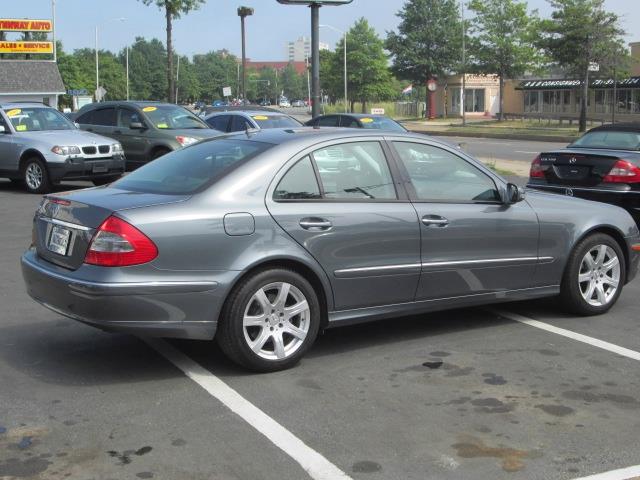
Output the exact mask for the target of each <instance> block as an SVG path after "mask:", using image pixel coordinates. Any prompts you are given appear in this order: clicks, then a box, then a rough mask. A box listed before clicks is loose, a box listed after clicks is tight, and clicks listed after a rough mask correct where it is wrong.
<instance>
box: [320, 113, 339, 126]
mask: <svg viewBox="0 0 640 480" xmlns="http://www.w3.org/2000/svg"><path fill="white" fill-rule="evenodd" d="M338 120H340V117H337V116H333V115H332V116H330V117H322V118H319V119H318V122H317V123H316V125H318V126H319V127H337V126H338Z"/></svg>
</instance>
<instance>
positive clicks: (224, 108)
mask: <svg viewBox="0 0 640 480" xmlns="http://www.w3.org/2000/svg"><path fill="white" fill-rule="evenodd" d="M205 111H206V112H207V115H208V114H210V113H214V112H258V111H259V112H273V113H282V112H280V110H276V109H275V108H269V107H261V106H260V105H249V106H247V105H244V106H243V105H220V106H218V107H212V106H209V107H207V108H206V110H205Z"/></svg>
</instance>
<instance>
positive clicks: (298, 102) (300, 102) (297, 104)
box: [291, 100, 305, 107]
mask: <svg viewBox="0 0 640 480" xmlns="http://www.w3.org/2000/svg"><path fill="white" fill-rule="evenodd" d="M291 106H292V107H304V106H305V104H304V101H303V100H295V101H294V102H293V103H292V104H291Z"/></svg>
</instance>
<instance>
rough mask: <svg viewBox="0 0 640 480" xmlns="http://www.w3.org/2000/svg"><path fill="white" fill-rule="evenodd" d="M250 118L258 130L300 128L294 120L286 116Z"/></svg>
mask: <svg viewBox="0 0 640 480" xmlns="http://www.w3.org/2000/svg"><path fill="white" fill-rule="evenodd" d="M251 118H253V121H254V122H256V123H257V124H258V126H259V127H260V128H298V127H300V126H302V124H301V123H300V122H298V121H297V120H296V119H295V118H291V117H287V116H286V115H253V116H252V117H251Z"/></svg>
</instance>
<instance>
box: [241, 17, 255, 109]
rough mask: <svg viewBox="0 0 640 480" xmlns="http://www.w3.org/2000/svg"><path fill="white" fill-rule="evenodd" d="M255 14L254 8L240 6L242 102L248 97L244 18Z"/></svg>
mask: <svg viewBox="0 0 640 480" xmlns="http://www.w3.org/2000/svg"><path fill="white" fill-rule="evenodd" d="M250 15H253V8H249V7H238V16H239V17H240V30H241V35H242V102H243V103H244V101H245V100H246V99H247V90H246V82H247V55H246V50H245V48H246V46H245V33H244V19H245V17H248V16H250Z"/></svg>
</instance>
